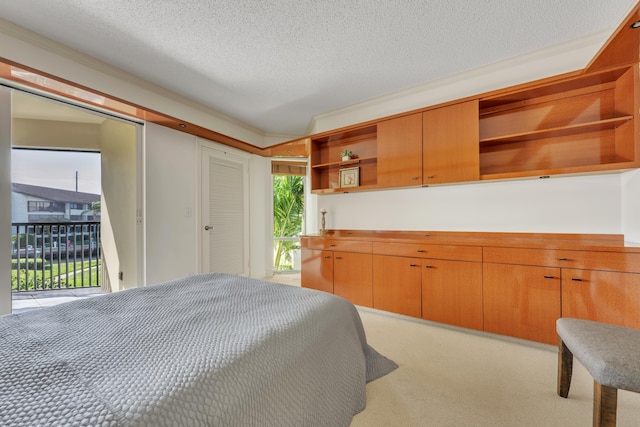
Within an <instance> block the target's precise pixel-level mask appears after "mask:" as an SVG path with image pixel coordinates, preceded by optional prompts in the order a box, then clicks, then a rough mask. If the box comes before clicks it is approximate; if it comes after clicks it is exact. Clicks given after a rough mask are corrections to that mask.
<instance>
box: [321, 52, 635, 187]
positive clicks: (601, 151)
mask: <svg viewBox="0 0 640 427" xmlns="http://www.w3.org/2000/svg"><path fill="white" fill-rule="evenodd" d="M639 79H640V71H639V64H637V63H636V64H633V65H624V66H619V67H617V68H608V69H606V70H604V71H596V72H592V73H590V74H581V73H577V74H576V73H572V74H571V75H568V76H564V77H556V78H549V79H544V80H541V81H538V82H533V83H528V84H526V85H520V86H516V87H513V88H508V89H503V90H499V91H495V92H491V93H488V94H484V95H481V96H479V97H478V99H471V100H466V101H462V102H459V103H456V104H448V105H444V106H435V107H429V108H425V109H424V110H423V111H421V112H413V113H408V114H407V115H403V116H395V117H393V118H389V119H381V120H379V121H376V122H368V123H364V124H362V125H358V126H357V127H355V126H354V127H350V128H345V129H342V130H336V131H332V132H327V133H323V134H318V135H315V136H313V137H311V138H310V141H311V142H310V156H311V190H312V192H314V193H332V192H347V191H358V190H374V189H380V188H393V187H411V186H417V185H424V186H429V185H434V184H445V183H455V182H470V181H478V180H491V179H506V178H520V177H529V176H535V177H548V176H550V175H558V174H584V173H594V172H595V173H598V172H605V171H612V170H626V169H631V168H638V167H640V118H639V117H638V116H639V114H640V84H639ZM342 150H349V151H352V152H353V154H354V155H355V156H356V158H355V159H353V160H350V161H347V162H343V161H341V159H340V152H341V151H342ZM354 167H356V168H358V172H359V183H358V185H357V186H355V187H353V186H341V183H340V171H341V170H342V169H344V168H354Z"/></svg>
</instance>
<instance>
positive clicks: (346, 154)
mask: <svg viewBox="0 0 640 427" xmlns="http://www.w3.org/2000/svg"><path fill="white" fill-rule="evenodd" d="M352 155H353V153H352V152H351V150H342V151H341V152H340V157H342V161H343V162H346V161H347V160H351V156H352Z"/></svg>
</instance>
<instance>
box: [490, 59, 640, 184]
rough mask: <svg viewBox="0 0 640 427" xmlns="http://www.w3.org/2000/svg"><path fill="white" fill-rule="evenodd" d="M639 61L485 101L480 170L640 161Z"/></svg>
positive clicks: (623, 165)
mask: <svg viewBox="0 0 640 427" xmlns="http://www.w3.org/2000/svg"><path fill="white" fill-rule="evenodd" d="M637 81H638V65H637V64H636V65H634V66H632V67H624V68H618V69H614V70H609V71H605V72H600V73H594V74H589V75H585V76H580V77H573V78H570V79H566V80H559V81H554V82H553V83H549V84H546V85H544V84H541V85H534V86H530V87H527V88H526V89H524V90H521V91H514V92H509V93H502V94H500V95H499V96H493V97H485V98H483V99H481V101H480V116H479V117H480V120H479V124H480V177H481V179H499V178H512V177H521V176H546V175H553V174H567V173H584V172H598V171H605V170H614V169H627V168H634V167H638V166H639V163H638V152H639V151H640V146H639V138H640V137H639V136H638V135H639V133H640V132H639V131H640V125H639V120H638V117H637V116H638V107H639V106H640V101H639V95H638V85H637V84H636V82H637Z"/></svg>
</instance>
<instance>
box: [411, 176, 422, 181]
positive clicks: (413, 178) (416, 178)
mask: <svg viewBox="0 0 640 427" xmlns="http://www.w3.org/2000/svg"><path fill="white" fill-rule="evenodd" d="M411 179H412V180H414V181H417V180H419V179H420V177H419V176H414V177H412V178H411Z"/></svg>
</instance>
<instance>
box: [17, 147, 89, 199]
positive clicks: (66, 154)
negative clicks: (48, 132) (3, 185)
mask: <svg viewBox="0 0 640 427" xmlns="http://www.w3.org/2000/svg"><path fill="white" fill-rule="evenodd" d="M76 171H77V172H78V191H80V192H82V193H93V194H100V153H87V152H77V151H47V150H12V152H11V180H12V182H15V183H18V184H28V185H38V186H41V187H50V188H57V189H61V190H69V191H76Z"/></svg>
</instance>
